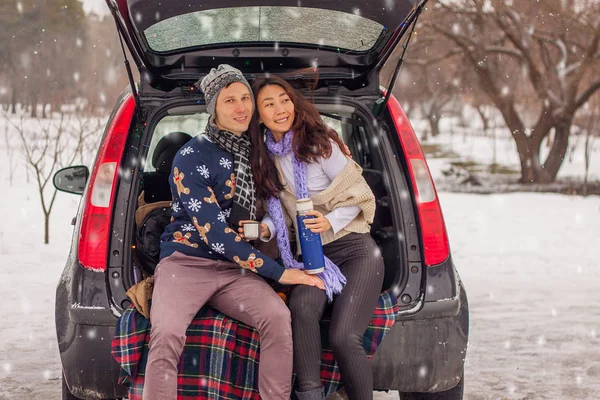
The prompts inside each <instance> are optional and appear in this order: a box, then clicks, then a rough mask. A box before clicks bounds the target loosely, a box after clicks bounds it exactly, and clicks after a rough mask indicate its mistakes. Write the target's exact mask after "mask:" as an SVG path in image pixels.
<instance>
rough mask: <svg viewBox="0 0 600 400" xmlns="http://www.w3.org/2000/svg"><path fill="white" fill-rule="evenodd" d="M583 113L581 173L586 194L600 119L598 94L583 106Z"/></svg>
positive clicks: (586, 193)
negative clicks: (583, 139)
mask: <svg viewBox="0 0 600 400" xmlns="http://www.w3.org/2000/svg"><path fill="white" fill-rule="evenodd" d="M584 110H585V115H584V116H583V117H582V118H581V120H582V121H581V122H582V124H583V127H584V132H585V143H584V145H583V151H584V159H583V160H584V174H583V195H584V196H587V195H588V178H589V174H590V163H591V161H592V153H593V148H594V143H595V141H596V139H597V136H598V133H597V131H596V129H597V128H598V125H599V123H598V122H599V121H600V95H598V94H596V95H595V96H594V97H593V98H592V99H591V100H590V101H589V102H588V103H586V105H585V107H584Z"/></svg>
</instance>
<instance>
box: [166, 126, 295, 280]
mask: <svg viewBox="0 0 600 400" xmlns="http://www.w3.org/2000/svg"><path fill="white" fill-rule="evenodd" d="M234 179H235V170H234V166H233V156H232V155H231V154H229V153H228V152H226V151H224V150H222V149H221V148H219V147H218V146H216V145H215V144H214V143H212V142H211V141H210V140H208V139H207V138H206V137H205V136H204V135H199V136H197V137H196V138H194V139H192V140H191V141H189V142H188V143H187V144H185V145H184V146H183V147H182V148H181V149H180V151H179V152H178V153H177V155H176V156H175V159H174V160H173V170H172V171H171V175H170V176H169V183H170V185H171V193H172V195H173V207H172V216H173V218H172V222H171V223H170V224H169V225H168V226H167V228H166V229H165V231H164V232H163V234H162V236H161V244H160V258H165V257H168V256H169V255H171V254H173V253H174V252H175V251H179V252H181V253H183V254H187V255H190V256H195V257H202V258H208V259H213V260H227V261H230V262H234V263H237V264H238V265H239V266H240V267H241V268H245V269H249V270H251V271H254V272H257V273H258V274H260V275H263V276H266V277H269V278H271V279H274V280H276V281H277V280H279V278H280V277H281V275H282V274H283V272H284V267H283V266H281V265H280V264H278V263H277V262H275V261H274V260H272V259H270V258H268V257H266V256H265V255H263V254H262V253H261V252H259V251H258V250H257V249H255V248H254V247H253V246H252V245H251V244H250V243H248V242H246V241H244V240H241V238H240V237H239V235H238V234H237V233H236V230H234V229H231V227H229V225H228V219H229V215H230V213H231V206H232V205H233V196H232V193H233V191H234V189H235V186H234V185H232V182H235V181H234ZM227 182H229V183H227Z"/></svg>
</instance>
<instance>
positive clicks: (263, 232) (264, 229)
mask: <svg viewBox="0 0 600 400" xmlns="http://www.w3.org/2000/svg"><path fill="white" fill-rule="evenodd" d="M248 222H256V221H252V220H249V219H245V220H242V221H240V222H239V225H240V227H239V228H238V236H239V237H241V238H242V239H244V240H246V238H245V237H244V224H246V223H248ZM260 237H261V238H264V239H268V238H270V237H271V230H270V229H269V227H268V226H267V224H264V223H262V222H261V223H260Z"/></svg>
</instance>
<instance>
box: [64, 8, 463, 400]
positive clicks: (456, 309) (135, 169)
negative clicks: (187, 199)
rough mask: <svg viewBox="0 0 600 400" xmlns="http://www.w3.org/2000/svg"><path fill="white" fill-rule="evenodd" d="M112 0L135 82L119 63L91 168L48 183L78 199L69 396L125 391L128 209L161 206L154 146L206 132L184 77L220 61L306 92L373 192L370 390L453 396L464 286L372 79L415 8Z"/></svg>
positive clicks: (412, 145)
mask: <svg viewBox="0 0 600 400" xmlns="http://www.w3.org/2000/svg"><path fill="white" fill-rule="evenodd" d="M106 1H107V4H108V6H109V8H110V10H111V12H112V15H113V17H114V18H115V21H116V23H117V29H118V31H119V34H120V36H121V38H122V40H123V42H124V43H125V44H126V46H127V48H128V50H129V54H130V56H131V57H132V59H133V63H134V64H135V66H136V67H137V68H138V70H139V73H140V74H139V76H140V80H139V82H135V83H134V82H133V74H132V72H131V69H130V68H131V66H130V65H129V62H128V61H126V68H127V70H128V75H129V77H130V81H131V85H130V86H129V88H128V89H126V90H125V91H124V92H123V93H122V94H121V96H120V97H119V99H118V100H117V101H116V103H115V105H114V109H113V111H112V113H111V115H110V117H109V119H108V122H107V124H106V128H105V131H104V134H103V137H102V140H101V144H100V147H99V150H98V153H97V157H96V159H95V162H94V164H93V166H92V167H91V171H89V170H88V168H86V167H84V166H71V167H67V168H65V169H63V170H60V171H58V172H57V173H56V175H55V176H54V184H55V186H56V187H57V188H58V189H60V190H63V191H66V192H71V193H76V194H81V195H82V198H81V203H80V206H79V209H78V212H77V216H76V218H75V219H74V220H73V224H74V233H73V239H72V245H71V251H70V254H69V256H68V259H67V262H66V265H65V269H64V272H63V273H62V275H61V277H60V279H59V282H58V287H57V290H56V315H55V317H56V330H57V338H58V345H59V346H58V347H59V351H60V357H61V362H62V390H63V399H78V398H80V399H116V398H122V397H126V396H127V393H126V390H125V388H124V387H123V386H122V385H119V384H118V383H117V381H118V376H119V369H120V366H119V364H118V363H117V362H116V361H115V360H114V359H113V357H112V356H111V339H112V338H113V336H114V334H115V325H116V322H117V319H118V318H119V316H120V315H121V314H122V313H123V311H124V310H125V309H126V308H127V307H129V305H130V304H131V302H130V300H129V299H128V297H127V296H126V291H127V290H128V288H130V287H131V286H132V285H134V284H135V283H136V282H139V281H140V279H141V276H142V273H143V271H144V269H143V267H142V266H141V265H140V262H139V258H138V257H136V254H135V253H136V249H135V244H136V242H135V236H136V224H135V214H136V209H137V206H138V201H137V200H138V197H139V196H140V193H141V190H142V189H144V190H145V197H146V201H147V202H153V201H159V200H160V201H164V200H168V199H169V198H170V192H169V189H168V183H167V177H168V175H165V174H164V173H162V174H161V172H160V171H159V170H160V167H158V168H157V165H156V164H155V163H154V162H153V161H156V160H157V159H158V158H159V155H157V153H156V152H157V151H158V150H157V148H158V147H160V146H158V143H159V142H160V141H161V139H162V138H164V137H167V136H169V135H170V134H172V133H173V132H180V133H182V134H183V135H186V136H187V135H189V136H195V135H197V134H199V133H200V132H202V130H203V128H204V126H205V124H206V120H207V114H206V112H205V106H204V104H203V98H202V95H201V93H199V92H198V91H197V90H196V88H195V87H194V86H193V83H194V82H196V81H197V80H198V79H199V78H201V77H202V76H204V75H205V74H206V73H208V71H209V70H210V69H211V68H213V67H216V66H217V65H218V64H221V63H227V64H230V65H232V66H234V67H236V68H239V69H240V70H242V71H243V72H244V74H245V76H246V77H247V79H248V80H249V81H250V82H251V81H252V79H253V78H255V77H256V76H259V75H261V74H263V73H265V72H268V73H270V74H277V75H279V76H282V77H284V78H285V79H287V80H288V81H289V82H291V83H293V84H294V85H295V86H296V87H300V84H301V83H306V82H308V83H310V85H308V84H307V85H306V87H305V88H304V89H302V90H303V93H305V94H306V95H307V96H310V98H311V100H312V101H313V102H314V104H315V105H316V107H317V109H318V110H319V112H320V113H321V115H322V117H323V119H324V120H325V121H326V122H327V123H328V124H330V125H331V126H332V127H333V128H335V129H336V131H337V132H338V133H339V134H340V135H341V136H342V138H343V140H344V141H345V143H347V145H348V147H349V148H350V151H351V152H352V155H353V158H354V160H355V161H357V162H358V163H359V164H360V165H361V167H362V168H363V171H364V172H363V173H364V176H365V179H366V180H367V182H368V183H369V185H370V186H371V188H372V190H373V192H374V193H375V195H376V198H377V212H376V216H375V221H374V222H373V224H372V227H371V228H372V229H371V235H372V236H373V237H374V238H375V240H376V242H377V244H378V246H379V248H380V250H381V253H382V255H383V257H384V260H385V279H384V284H383V287H382V290H386V289H389V290H392V291H393V293H394V295H395V297H396V298H397V299H398V306H399V314H398V317H397V320H396V323H395V324H394V326H393V327H392V329H391V330H390V332H389V333H388V335H387V336H386V337H385V339H384V340H383V342H382V343H381V345H380V346H379V348H378V350H377V352H376V353H375V355H374V356H373V358H372V368H373V376H374V387H375V389H376V390H381V391H389V390H397V391H399V392H400V397H401V398H403V399H434V398H435V399H442V400H455V399H462V397H463V384H464V375H463V372H464V361H465V357H466V351H467V342H468V333H469V310H468V303H467V296H466V292H465V288H464V286H463V284H462V282H461V280H460V278H459V275H458V272H457V270H456V267H455V265H454V262H453V259H452V255H451V251H450V246H449V239H448V235H447V231H446V227H445V223H444V218H443V214H442V210H441V206H440V202H439V199H438V196H437V192H436V189H435V185H434V183H433V180H432V178H431V174H430V172H429V169H428V166H427V161H426V159H425V156H424V154H423V151H422V149H421V146H420V144H419V141H418V139H417V136H416V134H415V132H414V130H413V128H412V126H411V124H410V122H409V120H408V118H407V117H406V115H405V113H404V111H403V110H402V107H401V105H400V103H399V101H398V100H397V99H396V97H395V96H393V95H392V94H391V90H390V91H389V92H387V93H386V91H385V90H384V89H382V86H381V85H382V82H383V81H384V79H383V78H382V77H380V75H381V73H382V69H383V67H384V66H385V65H386V64H387V63H390V62H396V61H394V60H395V59H394V58H393V57H392V55H393V54H394V50H395V49H396V48H397V47H398V46H401V45H402V44H401V43H402V38H403V36H404V35H405V33H406V32H408V30H409V27H410V23H412V22H413V21H414V17H415V13H416V12H420V11H421V10H422V8H419V6H420V5H422V4H423V3H420V4H416V3H415V1H416V0H399V1H396V2H390V1H387V0H376V1H370V2H367V1H361V0H358V1H355V2H339V1H323V0H319V1H316V0H303V1H302V3H301V6H300V3H299V2H298V1H297V0H293V1H288V0H286V1H277V2H274V1H250V0H244V1H242V0H232V1H224V0H219V1H215V0H209V1H203V2H190V1H189V0H170V1H168V2H167V1H165V2H156V1H147V0H106ZM417 15H418V14H417ZM410 18H413V19H410ZM407 21H408V22H407ZM124 53H125V52H124ZM125 59H126V60H127V56H125ZM392 69H395V68H392ZM394 78H395V76H394ZM388 84H389V83H388ZM391 87H393V79H392V83H391V85H390V88H391ZM162 147H164V146H162ZM177 148H178V147H173V148H172V149H171V151H176V150H177ZM173 149H174V150H173ZM163 150H164V149H163ZM161 151H162V150H161ZM167 174H168V170H167ZM152 182H154V183H152ZM142 185H143V188H142ZM157 244H158V243H157Z"/></svg>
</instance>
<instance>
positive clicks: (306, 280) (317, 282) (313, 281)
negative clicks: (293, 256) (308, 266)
mask: <svg viewBox="0 0 600 400" xmlns="http://www.w3.org/2000/svg"><path fill="white" fill-rule="evenodd" d="M279 283H282V284H284V285H308V286H315V287H318V288H319V289H321V290H325V284H324V283H323V281H322V280H321V278H319V277H318V276H316V275H309V274H307V273H306V272H304V271H302V270H301V269H296V268H288V269H286V270H285V271H284V272H283V275H281V278H279Z"/></svg>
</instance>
